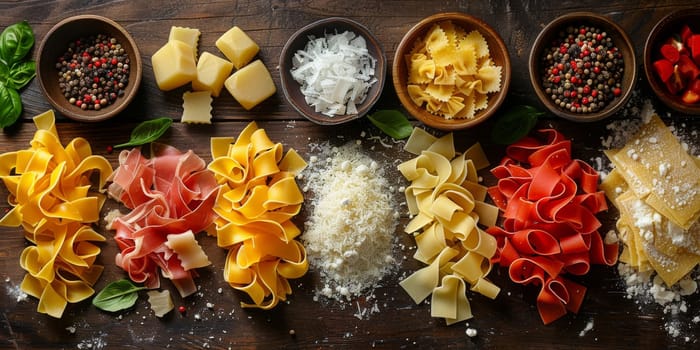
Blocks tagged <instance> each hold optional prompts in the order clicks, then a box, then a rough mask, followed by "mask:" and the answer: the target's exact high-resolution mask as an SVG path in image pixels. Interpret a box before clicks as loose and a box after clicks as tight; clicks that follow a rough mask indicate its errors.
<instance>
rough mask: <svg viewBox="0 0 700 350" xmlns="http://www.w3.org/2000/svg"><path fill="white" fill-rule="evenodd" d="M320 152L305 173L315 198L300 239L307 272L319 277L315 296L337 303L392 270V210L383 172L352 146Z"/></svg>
mask: <svg viewBox="0 0 700 350" xmlns="http://www.w3.org/2000/svg"><path fill="white" fill-rule="evenodd" d="M320 148H321V152H320V154H318V155H317V156H312V157H310V158H309V159H310V162H309V167H308V168H307V170H305V171H304V172H305V176H304V179H305V181H306V186H307V187H309V189H310V190H311V191H312V192H313V194H314V196H313V200H312V202H311V213H310V215H309V219H308V221H307V222H306V224H305V226H306V230H305V232H304V234H303V236H302V239H303V240H304V242H305V246H306V249H307V254H308V259H309V263H310V264H311V267H312V268H314V269H317V270H318V271H319V272H320V274H321V280H322V281H321V285H320V288H319V289H320V290H318V291H317V295H321V296H324V297H326V298H328V299H334V300H337V301H340V302H341V303H342V302H343V301H346V300H347V301H349V300H351V299H352V298H353V297H357V296H360V295H362V294H363V293H364V292H365V291H368V290H369V289H371V288H373V287H375V286H377V285H378V283H379V282H380V280H381V279H382V278H383V277H384V276H386V275H388V274H389V273H390V272H392V271H393V270H394V269H395V267H396V266H397V264H396V261H395V259H394V257H393V255H392V250H393V246H394V242H395V240H396V236H395V235H394V233H395V229H396V226H397V224H398V218H396V216H395V215H393V214H394V213H395V212H396V207H397V204H396V203H395V200H394V198H393V194H392V193H391V192H390V191H388V190H387V189H388V188H389V183H388V180H387V179H386V178H385V176H384V170H383V168H382V167H380V166H379V165H378V164H377V163H376V162H375V161H373V160H372V158H370V157H369V156H367V155H365V154H363V153H362V151H361V150H360V147H359V146H358V145H357V144H356V143H354V142H350V143H348V144H346V145H344V146H342V147H331V146H330V145H328V144H324V145H322V146H321V147H320ZM369 294H370V295H371V290H370V291H369ZM315 299H317V298H315ZM361 314H362V313H361Z"/></svg>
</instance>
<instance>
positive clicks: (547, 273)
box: [487, 129, 618, 324]
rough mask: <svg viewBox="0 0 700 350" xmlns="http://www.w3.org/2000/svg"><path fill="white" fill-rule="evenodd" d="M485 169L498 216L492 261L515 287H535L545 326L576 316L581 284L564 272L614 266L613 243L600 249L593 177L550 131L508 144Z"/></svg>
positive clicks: (598, 195) (600, 199) (598, 194)
mask: <svg viewBox="0 0 700 350" xmlns="http://www.w3.org/2000/svg"><path fill="white" fill-rule="evenodd" d="M491 172H492V173H493V174H494V175H495V176H496V178H497V179H498V184H497V185H496V186H493V187H490V188H489V190H488V193H489V195H490V197H491V198H492V199H493V201H494V203H495V204H496V205H497V206H498V208H499V209H500V210H501V212H502V216H503V225H502V227H498V226H493V227H489V229H488V230H487V232H488V233H490V234H491V235H493V236H494V237H495V238H496V240H497V242H498V249H497V252H496V254H495V255H494V257H493V258H492V261H493V262H494V263H498V264H500V265H501V266H504V267H508V272H509V275H510V279H511V280H512V281H513V282H516V283H520V284H524V285H528V284H533V285H535V286H538V288H539V290H540V291H539V294H538V296H537V309H538V311H539V314H540V317H541V319H542V322H544V323H545V324H548V323H551V322H553V321H555V320H557V319H558V318H560V317H562V316H564V315H565V314H566V313H567V312H569V311H570V312H574V313H577V312H578V310H579V308H580V306H581V303H582V302H583V297H584V295H585V292H586V287H584V286H582V285H580V284H578V283H575V282H573V281H571V280H570V279H568V278H566V277H565V275H566V274H571V275H585V274H587V273H588V271H589V269H590V265H591V264H605V265H608V266H612V265H613V264H615V262H617V254H618V246H617V244H605V243H604V242H603V239H602V237H601V235H600V233H599V232H598V229H599V228H600V227H601V223H600V221H598V219H597V218H596V216H595V215H596V214H597V213H599V212H601V211H603V210H606V209H607V204H606V201H605V195H604V194H603V192H602V191H598V190H597V188H598V173H597V172H596V171H595V170H594V169H593V168H592V167H591V166H590V165H588V164H587V163H585V162H583V161H581V160H578V159H572V158H571V141H569V140H565V139H564V136H563V135H562V134H561V133H559V132H558V131H556V130H553V129H544V130H540V131H539V132H538V134H537V137H529V136H528V137H525V138H523V139H521V140H520V141H518V142H516V143H514V144H512V145H510V146H508V148H507V149H506V157H505V158H504V159H503V160H502V161H501V164H500V165H498V166H497V167H495V168H493V169H492V170H491Z"/></svg>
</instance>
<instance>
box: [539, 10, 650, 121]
mask: <svg viewBox="0 0 700 350" xmlns="http://www.w3.org/2000/svg"><path fill="white" fill-rule="evenodd" d="M572 22H574V23H581V22H583V23H591V24H594V25H598V26H602V27H603V28H601V29H604V30H606V31H607V32H609V33H610V34H611V35H613V36H615V37H617V38H621V39H622V42H619V40H616V42H615V46H617V47H618V48H619V49H620V50H621V51H622V55H623V59H624V61H625V66H624V68H625V71H624V74H623V76H622V83H623V84H622V95H621V96H620V97H618V98H617V99H615V100H614V101H613V103H610V104H608V105H606V106H605V108H603V110H601V111H598V112H596V113H588V114H583V113H571V112H569V111H565V110H563V109H561V108H560V107H559V106H556V105H554V103H553V102H552V101H550V99H549V96H547V95H545V93H544V90H543V89H542V84H541V82H540V69H539V68H540V67H539V65H540V64H539V59H540V55H541V54H542V50H543V49H544V47H543V45H544V41H545V39H549V38H550V37H551V36H552V35H554V33H555V31H556V30H557V29H559V28H561V27H562V26H564V25H566V24H569V23H572ZM635 56H636V55H635V52H634V45H633V44H632V40H631V39H630V38H629V35H627V33H626V32H625V30H624V29H623V28H622V27H620V26H619V25H618V24H617V23H615V22H614V21H613V20H611V19H610V18H608V17H606V16H603V15H601V14H598V13H595V12H587V11H577V12H570V13H567V14H564V15H561V16H559V17H556V18H555V19H553V20H552V21H550V22H549V23H548V24H547V25H546V26H545V27H544V28H542V30H541V31H540V33H539V34H538V35H537V37H536V38H535V42H534V43H533V45H532V48H531V50H530V57H529V60H528V67H529V69H528V70H529V73H530V84H531V85H532V88H533V90H534V91H535V94H536V95H537V97H538V98H539V100H540V102H541V103H542V104H543V105H544V106H545V107H546V108H547V109H548V110H549V111H550V112H552V113H553V114H555V115H557V116H559V117H562V118H564V119H568V120H571V121H576V122H593V121H598V120H601V119H605V118H607V117H610V116H611V115H613V114H615V113H616V112H617V111H618V110H619V109H620V108H622V107H623V106H624V105H625V103H627V100H628V99H629V98H630V97H631V96H632V93H633V91H634V85H635V83H636V81H637V60H636V57H635ZM627 85H629V86H627Z"/></svg>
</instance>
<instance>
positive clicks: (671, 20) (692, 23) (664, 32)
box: [644, 8, 700, 114]
mask: <svg viewBox="0 0 700 350" xmlns="http://www.w3.org/2000/svg"><path fill="white" fill-rule="evenodd" d="M683 24H687V25H688V27H689V28H690V29H691V30H692V31H693V32H694V33H697V34H700V9H697V8H690V9H684V10H678V11H674V12H672V13H669V14H668V15H666V16H665V17H664V18H662V19H661V20H660V21H659V22H658V23H656V25H655V26H654V28H653V29H652V30H651V32H650V33H649V36H648V37H647V41H646V43H645V44H644V73H645V74H646V77H647V81H648V82H649V86H650V87H651V89H652V90H653V91H654V94H656V96H657V97H658V98H659V100H661V102H663V103H664V104H665V105H666V106H668V107H669V108H671V109H673V110H676V111H678V112H681V113H686V114H700V103H697V104H686V103H684V102H683V101H682V100H681V94H678V95H674V94H672V93H670V92H669V91H668V89H666V87H665V84H664V83H663V82H662V81H661V79H660V78H659V77H658V76H657V75H656V72H654V67H653V65H654V61H656V60H657V59H659V58H660V57H661V54H660V53H659V50H660V47H661V45H663V44H664V41H666V39H668V38H670V37H672V36H673V35H678V34H680V30H681V27H682V26H683Z"/></svg>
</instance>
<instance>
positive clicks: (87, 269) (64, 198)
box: [0, 111, 112, 318]
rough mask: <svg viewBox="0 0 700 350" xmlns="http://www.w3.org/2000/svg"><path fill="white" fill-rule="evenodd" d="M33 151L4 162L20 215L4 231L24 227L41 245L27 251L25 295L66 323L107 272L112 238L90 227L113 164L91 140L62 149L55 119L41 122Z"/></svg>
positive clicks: (0, 162)
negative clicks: (101, 259) (105, 256)
mask: <svg viewBox="0 0 700 350" xmlns="http://www.w3.org/2000/svg"><path fill="white" fill-rule="evenodd" d="M34 124H35V125H36V127H37V129H38V130H37V131H36V133H35V134H34V138H33V139H32V141H31V147H30V148H28V149H25V150H20V151H16V152H8V153H4V154H1V155H0V179H2V181H3V182H4V184H5V186H6V187H7V189H8V191H9V192H10V195H9V197H8V202H9V203H10V205H11V206H12V207H13V208H12V209H11V210H10V211H9V212H8V213H7V214H5V216H4V217H2V219H0V225H2V226H20V225H21V226H22V227H23V228H24V231H25V233H24V236H25V238H26V239H27V240H29V241H30V242H31V243H32V244H33V245H30V246H28V247H27V248H25V249H24V251H22V254H21V256H20V266H22V268H23V269H24V270H26V271H27V274H26V275H25V276H24V280H23V281H22V284H21V288H22V290H23V291H24V292H25V293H27V294H29V295H31V296H33V297H36V298H38V299H39V305H38V307H37V311H38V312H41V313H46V314H48V315H50V316H53V317H56V318H60V317H61V316H62V315H63V312H64V310H65V308H66V305H67V303H77V302H79V301H82V300H85V299H86V298H88V297H90V296H91V295H92V294H93V293H94V290H93V289H92V286H93V285H94V284H95V282H96V281H97V279H98V278H99V276H100V274H101V273H102V270H103V267H102V266H101V265H95V258H96V257H97V255H98V254H99V253H100V248H99V247H98V246H97V245H95V244H94V243H93V242H101V241H104V240H105V238H104V237H103V236H102V235H100V234H98V233H97V232H95V231H94V230H93V229H92V228H91V227H90V224H91V223H94V222H97V221H98V220H99V218H100V215H99V214H100V209H101V208H102V204H103V203H104V201H105V196H104V195H102V194H100V193H94V192H93V191H91V190H90V188H91V186H92V184H91V182H90V178H91V176H92V174H93V172H94V171H98V172H99V175H100V180H99V181H100V183H99V189H102V188H103V187H104V184H105V181H106V179H107V177H108V176H109V175H110V174H111V173H112V166H111V165H110V164H109V161H107V159H105V158H104V157H101V156H96V155H92V150H91V148H90V144H88V142H87V141H86V140H85V139H83V138H75V139H73V140H72V141H71V142H70V143H69V144H68V145H67V146H66V147H63V146H62V145H61V141H60V140H59V138H58V133H57V131H56V126H55V118H54V114H53V111H48V112H45V113H43V114H41V115H38V116H36V117H34Z"/></svg>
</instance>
